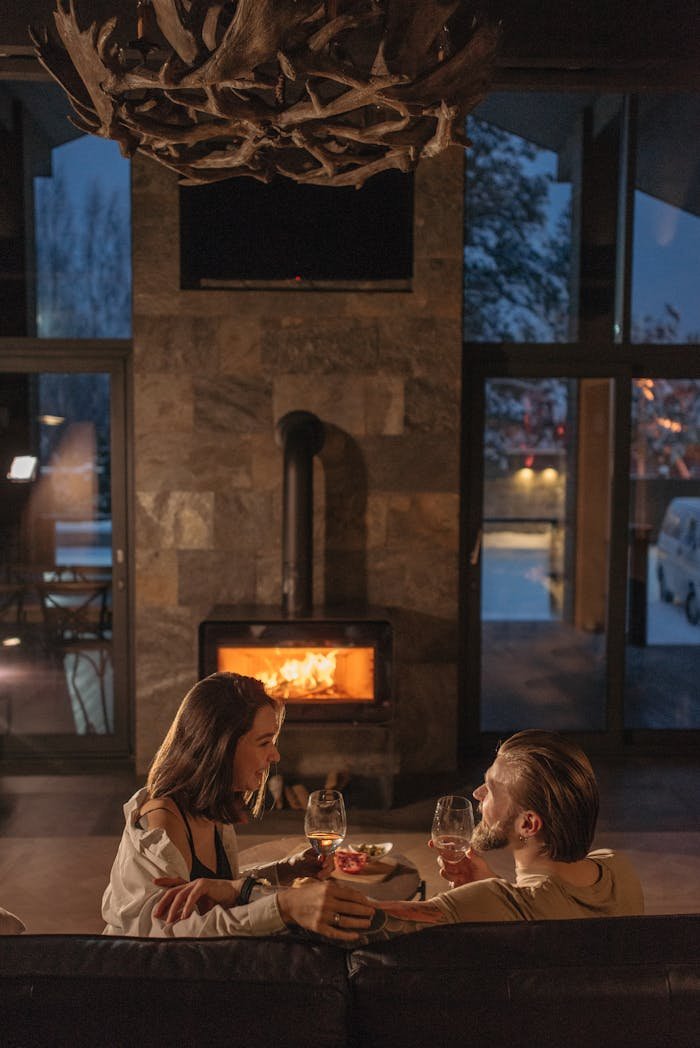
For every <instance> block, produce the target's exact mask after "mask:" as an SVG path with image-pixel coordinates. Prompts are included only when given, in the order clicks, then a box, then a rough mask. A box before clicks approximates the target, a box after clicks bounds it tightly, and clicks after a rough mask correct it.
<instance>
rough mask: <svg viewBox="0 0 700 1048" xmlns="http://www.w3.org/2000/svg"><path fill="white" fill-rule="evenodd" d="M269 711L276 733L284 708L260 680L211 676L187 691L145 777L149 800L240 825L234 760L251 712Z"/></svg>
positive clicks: (258, 794)
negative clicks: (170, 802)
mask: <svg viewBox="0 0 700 1048" xmlns="http://www.w3.org/2000/svg"><path fill="white" fill-rule="evenodd" d="M264 706H270V707H271V708H272V709H273V710H275V712H276V714H277V723H278V731H279V727H281V725H282V720H283V717H284V707H283V706H282V704H281V703H279V702H276V701H275V700H274V699H271V698H270V696H269V695H268V694H267V692H266V691H265V688H264V687H263V685H262V684H261V682H260V681H259V680H256V679H255V678H254V677H243V676H241V675H240V674H239V673H212V674H211V676H209V677H205V678H204V680H200V681H199V682H198V683H197V684H195V685H194V687H193V688H191V689H190V690H189V691H188V693H187V695H185V697H184V699H183V700H182V702H181V704H180V708H179V710H178V711H177V713H176V714H175V719H174V720H173V722H172V724H171V725H170V728H169V730H168V733H167V735H166V736H165V738H164V739H163V742H162V743H161V745H160V747H159V749H158V752H157V753H156V755H155V757H154V758H153V762H152V764H151V767H150V769H149V772H148V778H147V780H146V786H147V788H148V792H149V795H150V796H151V797H152V798H153V797H172V798H173V800H175V801H177V803H178V804H179V805H180V806H181V807H183V808H184V809H185V811H187V812H188V813H189V814H192V815H195V816H196V815H201V816H204V817H205V818H207V819H212V820H214V821H215V822H240V821H241V795H240V794H239V795H236V794H234V791H233V759H234V756H235V753H236V747H237V745H238V743H239V741H240V739H241V737H242V736H243V735H245V734H246V732H248V731H250V729H251V728H252V726H253V721H254V719H255V715H256V713H257V712H258V711H259V710H260V709H261V708H262V707H264ZM266 782H267V775H265V776H264V777H263V781H262V782H261V784H260V786H259V788H258V789H257V790H256V791H255V793H252V792H251V793H246V794H243V800H245V801H246V802H248V801H250V800H251V799H252V797H253V796H255V798H256V800H255V804H254V805H253V809H252V810H253V814H254V815H259V814H260V812H261V811H262V807H263V803H264V799H265V785H266Z"/></svg>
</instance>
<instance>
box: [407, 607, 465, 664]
mask: <svg viewBox="0 0 700 1048" xmlns="http://www.w3.org/2000/svg"><path fill="white" fill-rule="evenodd" d="M391 620H392V623H393V624H394V654H395V657H396V659H397V661H398V663H399V664H403V663H408V664H413V663H416V662H424V663H437V662H454V663H456V662H457V656H458V649H459V621H458V619H457V616H456V615H452V616H449V615H445V614H443V611H442V609H438V611H437V612H436V613H434V614H430V613H427V612H419V611H415V610H413V609H412V608H407V607H403V608H393V609H392V615H391Z"/></svg>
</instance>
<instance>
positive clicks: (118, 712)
mask: <svg viewBox="0 0 700 1048" xmlns="http://www.w3.org/2000/svg"><path fill="white" fill-rule="evenodd" d="M23 349H24V347H23ZM81 356H82V358H83V359H82V360H80V361H76V360H73V361H71V359H70V354H69V353H67V352H66V349H65V347H62V351H61V355H60V364H58V363H57V364H56V367H57V368H59V367H60V370H53V369H52V367H51V360H50V355H49V354H44V355H43V356H42V355H39V356H38V359H36V360H35V361H34V362H32V361H31V353H27V351H26V349H24V351H23V355H22V365H21V367H20V366H18V365H19V364H20V362H19V361H18V360H16V359H13V356H12V355H11V354H4V353H3V354H0V459H1V461H0V486H1V487H2V495H1V497H0V746H1V748H2V752H3V753H4V754H5V755H21V754H24V755H26V754H31V755H32V756H42V755H50V754H89V753H104V752H107V751H125V750H126V747H127V739H128V723H127V709H126V701H125V697H126V679H125V678H126V666H127V659H126V592H127V588H126V583H127V577H126V555H125V548H126V545H125V539H126V534H125V469H124V417H123V416H124V370H123V363H122V362H121V361H120V360H119V359H118V356H119V354H110V352H109V351H105V350H104V349H103V348H101V349H100V350H99V351H98V352H97V353H96V354H95V355H94V357H95V359H93V360H92V361H91V362H90V363H88V362H87V360H86V359H85V357H86V354H85V353H82V354H81ZM110 358H111V359H110ZM28 361H29V365H28ZM32 363H34V364H35V369H33V368H32V366H31V364H32ZM71 368H73V370H71Z"/></svg>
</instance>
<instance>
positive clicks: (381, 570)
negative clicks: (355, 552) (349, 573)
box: [366, 549, 408, 607]
mask: <svg viewBox="0 0 700 1048" xmlns="http://www.w3.org/2000/svg"><path fill="white" fill-rule="evenodd" d="M407 569H408V564H407V557H406V553H405V551H404V550H397V549H377V550H368V551H367V557H366V572H367V576H366V578H367V581H366V586H367V599H368V601H369V603H370V604H378V605H385V604H389V605H396V606H398V607H401V606H403V605H404V604H405V603H406V600H405V598H406V574H407Z"/></svg>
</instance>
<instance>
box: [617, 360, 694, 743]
mask: <svg viewBox="0 0 700 1048" xmlns="http://www.w3.org/2000/svg"><path fill="white" fill-rule="evenodd" d="M631 447H632V456H631V476H630V484H631V500H630V578H629V589H628V608H627V659H626V689H625V691H626V693H625V725H626V727H631V728H662V729H663V728H666V729H668V728H700V704H698V700H697V681H698V669H699V668H700V666H699V655H698V653H699V652H700V550H699V549H698V540H699V538H700V379H659V378H656V379H649V378H638V379H635V380H634V382H633V384H632V428H631Z"/></svg>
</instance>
